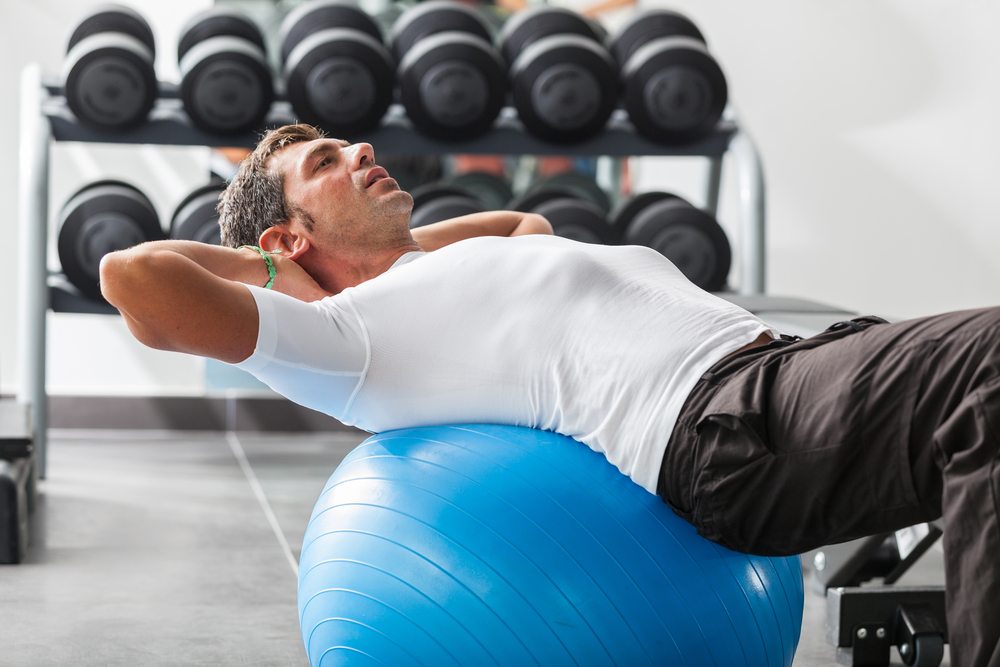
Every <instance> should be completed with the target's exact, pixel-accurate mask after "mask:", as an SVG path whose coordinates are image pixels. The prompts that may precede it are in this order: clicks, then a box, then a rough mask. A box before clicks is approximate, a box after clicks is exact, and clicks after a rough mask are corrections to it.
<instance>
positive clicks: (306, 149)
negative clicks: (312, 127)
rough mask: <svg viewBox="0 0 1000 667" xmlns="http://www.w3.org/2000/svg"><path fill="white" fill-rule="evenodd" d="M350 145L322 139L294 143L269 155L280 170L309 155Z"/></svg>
mask: <svg viewBox="0 0 1000 667" xmlns="http://www.w3.org/2000/svg"><path fill="white" fill-rule="evenodd" d="M350 145H351V143H350V142H349V141H346V140H344V139H332V138H329V137H323V138H321V139H310V140H309V141H296V142H295V143H292V144H288V145H286V146H282V147H281V148H279V149H278V150H276V151H275V152H274V153H272V154H271V157H272V159H273V162H278V163H280V164H281V167H282V168H287V167H290V166H292V165H293V164H295V163H297V162H300V161H302V160H304V159H307V158H308V156H309V155H311V154H313V153H317V152H323V151H324V150H327V149H331V148H334V147H338V148H347V147H348V146H350Z"/></svg>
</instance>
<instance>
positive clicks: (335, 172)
mask: <svg viewBox="0 0 1000 667" xmlns="http://www.w3.org/2000/svg"><path fill="white" fill-rule="evenodd" d="M270 166H271V168H272V169H276V170H279V172H280V173H282V174H283V176H284V190H285V198H286V200H287V201H288V203H289V205H290V207H291V208H292V213H293V215H292V220H291V221H290V225H291V226H292V227H293V228H294V229H295V231H298V232H299V233H302V234H304V235H306V236H307V237H308V238H309V239H310V241H311V242H312V244H313V245H314V246H315V247H316V248H317V250H319V251H321V252H323V251H331V250H335V249H339V250H343V249H344V248H347V247H356V248H357V249H358V250H359V251H365V250H368V249H371V248H380V247H382V246H383V244H385V243H392V242H394V241H396V240H397V239H399V238H400V236H401V235H403V234H408V233H409V232H408V230H409V218H410V210H411V209H412V208H413V198H412V197H411V196H410V195H409V193H407V192H404V191H402V190H400V189H399V184H397V183H396V181H395V180H394V179H393V178H391V177H390V176H389V174H388V173H387V172H386V171H385V169H383V168H382V167H379V166H377V165H376V164H375V152H374V150H373V149H372V147H371V145H370V144H349V143H347V142H346V141H343V140H340V139H316V140H313V141H305V142H299V143H296V144H292V145H291V146H288V147H286V148H282V149H281V150H279V151H278V152H277V153H275V154H274V156H272V158H271V165H270ZM298 211H304V212H306V213H307V214H308V215H309V217H311V218H312V220H313V222H314V223H315V227H314V229H312V230H311V231H310V230H307V229H306V228H305V226H304V224H303V221H302V219H301V218H302V216H301V215H297V214H296V213H297V212H298Z"/></svg>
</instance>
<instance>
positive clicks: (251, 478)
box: [226, 431, 299, 578]
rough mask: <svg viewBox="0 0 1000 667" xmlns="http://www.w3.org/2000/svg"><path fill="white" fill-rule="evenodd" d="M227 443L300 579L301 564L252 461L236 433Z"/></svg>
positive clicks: (228, 438)
mask: <svg viewBox="0 0 1000 667" xmlns="http://www.w3.org/2000/svg"><path fill="white" fill-rule="evenodd" d="M226 442H228V443H229V449H230V450H232V452H233V456H235V457H236V461H237V462H238V463H239V464H240V468H241V469H242V470H243V475H244V476H245V477H246V478H247V482H249V483H250V488H251V490H252V491H253V494H254V496H256V498H257V502H258V503H259V504H260V507H261V509H262V510H264V516H265V517H266V518H267V522H268V524H270V526H271V530H272V531H273V532H274V536H275V537H276V538H277V539H278V544H279V545H280V546H281V550H282V551H283V552H284V554H285V558H287V559H288V564H289V565H290V566H291V567H292V574H294V575H295V577H296V578H298V576H299V564H298V563H296V562H295V556H293V555H292V548H291V546H290V545H289V544H288V540H287V539H285V533H284V532H283V531H282V530H281V526H280V525H279V524H278V517H277V516H275V514H274V510H273V509H271V503H270V502H268V500H267V495H266V494H265V493H264V487H262V486H261V484H260V480H258V479H257V474H256V473H255V472H254V471H253V468H252V467H251V466H250V461H249V460H248V459H247V455H246V452H245V451H244V450H243V446H242V445H241V444H240V439H239V438H238V437H237V436H236V433H235V432H233V431H229V432H227V433H226Z"/></svg>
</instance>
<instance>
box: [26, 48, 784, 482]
mask: <svg viewBox="0 0 1000 667" xmlns="http://www.w3.org/2000/svg"><path fill="white" fill-rule="evenodd" d="M292 118H293V117H292V112H291V107H290V106H289V104H288V103H287V102H285V101H282V100H279V101H277V102H275V103H274V105H273V106H272V109H271V113H270V114H269V116H268V119H267V123H268V125H272V124H273V125H280V124H283V123H286V122H291V121H292ZM20 130H21V131H20V137H21V145H20V151H19V162H20V164H19V166H20V174H21V180H20V183H19V192H18V200H19V207H18V208H19V213H18V223H19V225H20V241H19V247H18V249H19V253H18V254H19V256H20V261H21V265H20V272H19V278H20V288H19V292H20V299H19V304H18V315H19V320H18V321H19V328H18V332H19V335H20V345H21V353H20V355H19V359H20V366H19V376H18V392H17V397H18V400H19V401H20V402H22V403H26V404H29V405H31V406H33V408H34V412H33V421H34V424H35V425H36V435H35V439H36V451H37V454H38V472H39V474H40V476H41V477H44V476H45V469H46V444H47V427H48V414H47V412H48V404H47V400H48V394H47V392H46V386H45V370H46V315H47V313H48V311H49V310H52V311H53V312H64V313H101V314H116V313H117V311H116V310H114V309H113V308H111V307H110V306H108V305H106V304H101V303H97V302H94V301H91V300H88V299H86V298H84V297H82V296H81V295H80V294H78V293H77V292H76V290H75V289H74V288H73V287H72V286H70V285H69V283H68V282H67V281H66V280H65V278H63V277H62V276H61V274H60V273H58V272H50V271H49V269H48V266H47V250H48V229H49V214H48V199H49V145H50V143H51V142H54V141H75V142H85V143H87V142H90V143H113V144H159V145H175V146H207V147H216V146H246V147H253V146H254V145H255V144H256V142H257V139H258V137H257V136H256V135H254V134H252V133H248V134H246V135H244V136H236V137H223V136H219V135H213V134H208V133H206V132H203V131H201V130H199V129H198V128H196V127H193V126H192V125H191V123H190V122H189V121H188V119H187V116H186V115H185V114H184V111H183V109H182V106H181V101H180V99H179V98H178V92H177V86H176V85H173V84H167V83H161V84H160V91H159V97H158V99H157V101H156V105H155V106H154V108H153V111H152V113H151V114H150V117H149V119H148V120H147V122H145V123H143V124H142V125H141V126H139V127H136V128H133V129H129V130H123V131H115V132H113V133H112V132H105V131H100V130H95V129H93V128H90V127H87V126H84V125H81V124H80V123H78V122H77V121H76V119H75V118H74V117H73V115H72V114H71V113H70V111H69V108H68V107H67V105H66V100H65V98H64V97H63V95H62V88H61V84H60V83H59V82H58V81H57V80H55V79H44V78H43V76H42V72H41V68H40V67H38V66H37V65H29V66H28V67H27V68H25V70H24V72H23V73H22V78H21V121H20ZM366 139H367V140H368V141H369V142H370V143H372V144H374V145H375V146H377V147H379V148H381V149H382V150H385V148H384V147H387V146H391V147H392V149H391V150H392V152H393V153H396V154H412V155H419V154H438V155H440V154H454V153H462V154H483V155H574V156H610V157H630V156H685V157H689V156H694V157H706V158H708V163H709V164H708V174H707V178H706V189H705V202H706V206H705V209H706V210H707V211H709V212H710V213H712V214H713V215H714V214H715V213H716V210H717V208H718V201H719V186H720V183H721V180H722V159H723V156H724V155H725V154H727V153H728V154H730V155H731V156H732V157H733V159H735V161H736V167H737V173H738V179H739V199H740V208H741V212H740V228H741V234H740V258H741V263H740V266H741V275H740V283H739V292H740V293H741V294H749V295H756V294H763V293H764V262H765V254H764V176H763V170H762V167H761V162H760V157H759V155H758V153H757V150H756V148H755V147H754V145H753V142H752V141H751V140H750V138H749V137H748V136H747V134H746V133H745V132H744V131H743V130H741V129H740V127H739V126H738V124H737V122H736V121H735V119H734V118H733V117H732V116H731V115H729V116H727V118H726V119H724V120H723V121H722V122H720V123H719V125H718V127H717V128H716V129H715V131H714V132H713V133H712V134H710V135H709V136H707V137H705V138H704V139H702V140H701V141H698V142H697V143H693V144H690V145H686V146H665V145H660V144H655V143H652V142H650V141H647V140H646V139H644V138H643V137H641V136H639V135H638V134H636V132H635V131H634V130H633V128H632V126H631V125H630V124H629V123H628V121H627V119H626V118H625V116H624V115H623V114H622V112H615V115H614V116H613V117H612V119H611V121H610V122H609V124H608V126H607V128H606V129H605V131H604V132H602V133H601V134H600V135H598V136H596V137H594V138H592V139H589V140H587V141H583V142H580V143H577V144H572V145H565V146H564V145H556V144H549V143H546V142H543V141H541V140H540V139H537V138H535V137H533V136H531V135H530V134H528V133H527V132H525V131H524V129H523V127H522V126H521V125H520V123H519V122H518V121H517V118H516V114H515V113H514V110H513V109H504V111H503V113H502V114H501V117H500V118H499V119H498V120H497V122H496V124H495V125H494V127H493V129H492V130H491V131H490V132H489V133H487V134H486V135H484V136H482V137H478V138H476V139H472V140H469V141H462V142H456V143H447V144H445V143H441V142H438V141H434V140H433V139H429V138H427V137H424V136H421V135H420V134H417V133H416V132H414V131H413V129H412V127H411V125H410V124H409V122H408V121H407V119H406V117H405V114H404V113H403V110H402V107H400V106H399V105H394V106H393V107H392V108H391V109H390V110H389V113H388V114H387V115H386V117H385V119H384V120H383V122H382V124H381V126H380V127H379V128H378V129H376V130H374V131H372V132H370V133H368V135H367V137H366Z"/></svg>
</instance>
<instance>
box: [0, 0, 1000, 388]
mask: <svg viewBox="0 0 1000 667" xmlns="http://www.w3.org/2000/svg"><path fill="white" fill-rule="evenodd" d="M129 4H131V5H132V6H134V7H135V8H136V9H138V10H139V11H141V12H142V13H144V14H145V15H146V16H147V18H148V19H149V20H150V23H151V25H152V26H153V28H154V31H155V32H156V40H157V44H158V47H159V49H160V51H161V56H163V55H164V54H165V57H159V58H158V63H157V68H158V74H159V76H160V78H164V79H175V77H176V71H175V69H176V67H175V65H174V64H173V63H172V62H171V60H172V58H171V57H170V55H169V54H170V53H171V50H172V49H173V44H174V42H175V41H176V35H177V33H178V30H179V28H180V25H181V24H182V23H183V21H184V20H185V19H186V18H187V17H188V16H189V15H191V14H192V13H194V12H195V11H197V10H198V9H200V8H202V7H204V6H206V5H207V4H209V3H208V2H193V1H191V0H181V1H179V2H176V1H175V2H171V3H156V2H152V0H141V1H131V2H129ZM248 4H249V3H248ZM572 4H573V6H581V5H583V4H589V3H572ZM653 4H660V3H649V5H653ZM662 4H664V6H668V7H672V8H676V9H678V10H681V11H683V12H685V13H687V14H689V15H690V16H691V17H692V18H693V19H694V20H695V21H696V22H697V23H698V24H699V25H700V26H702V27H703V29H704V31H705V33H706V36H707V38H708V41H709V45H710V47H711V48H712V50H713V52H714V53H715V54H716V56H717V57H718V58H719V60H720V62H721V63H722V65H723V67H724V69H725V71H726V74H727V77H728V80H729V85H730V92H731V99H732V100H733V102H734V104H735V105H736V108H737V110H738V112H739V113H740V115H741V118H742V122H743V124H744V126H745V127H747V128H748V129H749V131H750V132H751V133H752V135H753V137H754V139H755V141H756V143H757V144H758V147H759V149H760V151H761V154H762V156H763V159H764V169H765V179H766V183H767V197H768V218H767V229H768V251H769V255H768V288H769V292H771V293H773V294H788V295H796V296H803V297H809V298H813V299H816V300H819V301H825V302H829V303H832V304H836V305H840V306H843V307H846V308H850V309H853V310H858V311H862V312H865V313H879V314H884V315H890V316H893V317H910V316H917V315H922V314H927V313H932V312H938V311H943V310H949V309H958V308H965V307H975V306H982V305H988V304H995V303H997V301H998V290H997V288H996V285H1000V266H998V263H997V262H996V261H995V260H994V259H993V255H994V254H995V249H997V248H1000V225H997V224H996V211H998V210H1000V201H998V200H1000V194H998V189H997V188H996V187H993V182H994V180H995V179H996V178H997V175H998V174H1000V132H998V131H997V130H996V129H995V128H994V127H993V123H994V122H995V121H994V119H995V118H997V117H1000V113H998V112H1000V90H998V87H997V85H996V81H995V77H993V76H991V75H989V74H987V73H988V72H990V71H991V70H992V67H990V66H989V63H993V62H996V61H998V60H1000V45H998V44H997V43H996V41H995V40H994V39H993V35H992V32H993V31H992V26H994V25H996V23H997V22H998V21H1000V7H998V6H997V5H996V4H995V3H989V2H987V1H986V0H968V1H967V2H963V3H951V4H948V5H945V4H942V3H937V2H931V1H930V0H892V1H888V0H875V1H874V2H865V3H860V2H855V3H842V2H836V1H835V0H799V1H798V2H794V3H792V2H777V1H775V0H758V1H757V2H753V3H735V2H731V1H728V2H723V1H721V0H709V1H706V0H700V1H698V2H695V1H694V0H676V1H671V2H668V3H662ZM86 6H88V5H86V4H85V3H81V2H78V1H74V2H70V1H68V0H51V1H50V2H45V3H29V2H27V1H26V0H7V1H6V2H5V4H4V9H5V10H7V12H11V13H12V15H8V16H7V17H6V18H7V19H8V20H6V21H4V22H2V24H0V45H2V46H0V49H3V51H2V54H3V56H4V57H3V61H2V62H3V63H4V66H3V67H2V68H0V85H2V86H3V89H4V90H6V91H8V92H7V95H6V96H5V98H6V99H7V100H8V102H7V103H6V104H4V105H0V122H2V127H4V128H7V130H8V132H9V137H10V138H9V139H8V141H7V142H6V143H7V145H8V147H7V150H4V151H2V152H0V232H2V237H3V238H4V239H5V247H6V248H7V249H8V253H7V255H8V257H7V259H6V262H5V265H4V269H3V272H4V276H5V278H4V281H5V283H4V287H3V288H2V290H0V312H3V313H6V316H5V317H4V318H3V320H2V321H3V323H4V325H5V326H3V327H0V393H12V392H13V391H15V389H16V384H15V383H16V374H17V371H18V369H17V364H16V354H17V350H18V347H17V343H18V341H17V340H16V324H15V322H14V318H15V317H16V300H17V257H16V256H15V252H14V251H13V250H12V249H15V248H16V247H17V233H18V229H17V151H16V150H15V146H16V141H17V140H16V134H17V132H16V128H17V122H18V120H17V114H18V106H17V104H16V102H15V100H16V99H17V97H18V87H19V76H20V69H21V67H22V66H23V65H24V64H26V63H28V62H40V63H42V64H43V66H44V67H45V68H46V69H47V71H50V72H57V71H58V70H59V66H60V62H61V54H62V53H63V50H64V48H65V40H66V36H67V35H68V33H69V31H70V30H71V27H72V25H73V24H74V22H75V21H76V20H77V18H78V17H79V16H80V14H81V13H82V12H83V11H84V8H85V7H86ZM5 13H6V12H5ZM624 16H626V13H625V12H619V13H618V14H613V15H610V16H608V21H607V22H608V24H609V25H610V26H612V27H613V26H614V25H615V24H616V22H617V21H619V20H621V19H622V18H624ZM377 148H378V147H377ZM53 156H54V159H53V162H52V166H53V173H52V192H51V194H52V200H51V203H50V211H51V212H53V213H54V212H55V211H57V210H58V207H59V206H60V205H61V203H62V201H63V199H64V198H65V196H66V194H68V192H69V191H71V190H72V189H74V188H75V187H76V186H77V185H79V184H81V183H83V182H84V181H86V180H88V179H89V178H92V177H96V176H98V175H107V176H121V177H125V176H130V177H132V180H134V181H136V184H137V185H140V186H141V187H143V188H144V189H145V190H146V192H147V193H148V194H149V195H150V197H151V198H152V199H153V202H154V204H156V206H157V208H158V210H159V211H160V213H161V216H164V215H167V214H168V213H169V209H170V206H171V205H172V203H173V202H176V201H178V200H179V198H180V196H181V195H182V193H183V192H185V191H187V190H189V189H190V188H192V187H194V186H195V185H197V184H198V182H199V176H198V175H199V174H201V173H203V171H204V169H203V168H195V165H196V164H197V163H198V161H199V160H204V161H205V162H204V164H205V165H207V156H206V155H205V151H204V150H202V149H171V150H161V149H149V150H144V149H135V148H121V149H116V148H97V147H93V146H87V147H86V148H81V147H73V146H56V147H54V148H53ZM636 164H637V169H636V172H637V177H636V186H637V189H638V190H640V191H641V190H649V189H660V188H664V187H668V186H669V187H670V188H671V189H673V190H675V191H677V192H678V193H679V194H681V195H684V196H688V197H690V198H691V199H692V200H693V201H694V202H696V203H700V199H701V188H700V183H701V181H700V178H701V174H702V172H701V167H700V165H699V164H698V162H697V161H696V160H666V159H652V158H647V159H643V160H642V161H636ZM723 183H724V191H723V201H722V208H721V210H720V215H719V217H720V220H721V221H722V222H723V223H724V224H725V225H726V226H727V231H729V233H730V235H731V238H732V239H733V242H734V244H739V243H740V239H739V234H738V227H737V226H736V223H737V220H736V215H737V207H736V196H737V192H736V189H735V183H734V182H733V181H732V180H731V174H730V169H729V167H728V166H727V168H726V172H725V178H724V182H723ZM734 271H738V267H734ZM733 275H738V274H736V273H734V274H733ZM49 322H50V329H49V374H48V377H49V390H50V392H51V393H53V394H86V393H94V394H122V393H126V394H129V393H134V394H153V395H156V394H195V395H197V394H200V393H201V392H202V391H203V380H202V367H201V362H200V361H198V360H195V359H189V358H185V357H182V356H181V355H172V354H166V353H161V352H153V351H150V350H145V349H143V348H141V347H140V346H139V345H138V344H137V343H135V342H134V341H133V340H132V339H131V336H130V335H129V334H128V332H127V331H126V329H125V327H124V326H123V324H122V323H121V321H120V320H118V319H115V318H98V317H87V316H74V315H58V316H55V317H52V318H50V320H49Z"/></svg>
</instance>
